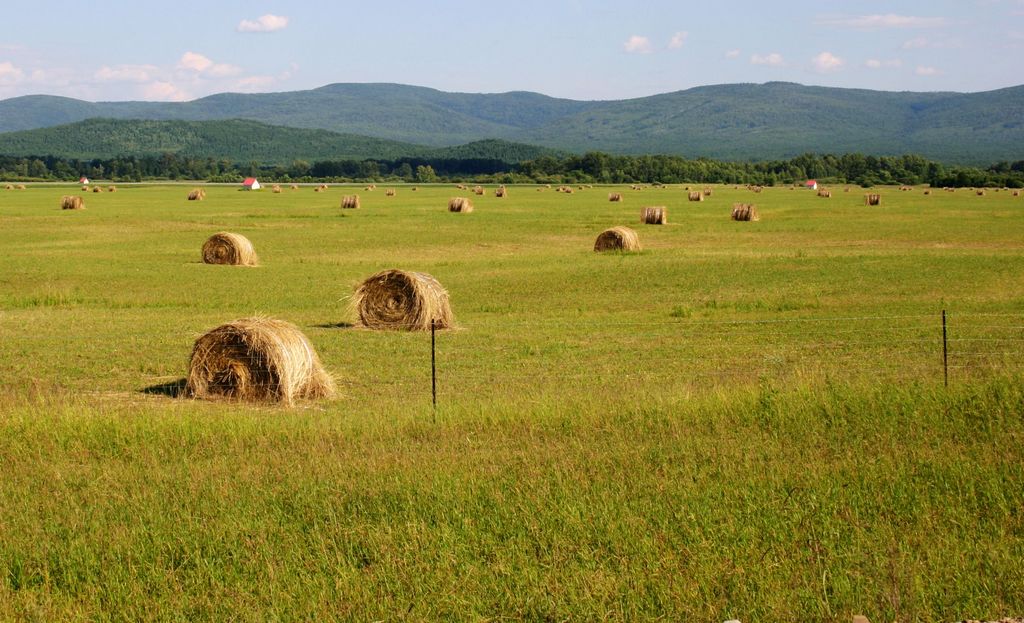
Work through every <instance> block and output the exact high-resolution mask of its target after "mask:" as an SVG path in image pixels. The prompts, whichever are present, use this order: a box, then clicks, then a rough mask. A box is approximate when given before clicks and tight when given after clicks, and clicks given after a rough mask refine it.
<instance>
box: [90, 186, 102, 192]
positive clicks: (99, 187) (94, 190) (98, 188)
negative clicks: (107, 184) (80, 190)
mask: <svg viewBox="0 0 1024 623" xmlns="http://www.w3.org/2000/svg"><path fill="white" fill-rule="evenodd" d="M92 192H94V193H101V192H103V187H102V186H93V187H92Z"/></svg>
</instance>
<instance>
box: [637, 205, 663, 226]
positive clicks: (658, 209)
mask: <svg viewBox="0 0 1024 623" xmlns="http://www.w3.org/2000/svg"><path fill="white" fill-rule="evenodd" d="M640 222H641V223H644V224H647V225H664V224H666V223H668V208H666V207H665V206H648V207H646V208H644V209H642V210H641V211H640Z"/></svg>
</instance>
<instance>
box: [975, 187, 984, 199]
mask: <svg viewBox="0 0 1024 623" xmlns="http://www.w3.org/2000/svg"><path fill="white" fill-rule="evenodd" d="M974 192H975V194H976V195H978V196H979V197H984V196H985V191H984V190H982V189H980V188H979V189H978V190H976V191H974Z"/></svg>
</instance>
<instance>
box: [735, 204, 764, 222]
mask: <svg viewBox="0 0 1024 623" xmlns="http://www.w3.org/2000/svg"><path fill="white" fill-rule="evenodd" d="M731 218H732V220H734V221H759V220H761V217H760V215H758V213H757V206H755V205H753V204H750V203H734V204H733V205H732V217H731Z"/></svg>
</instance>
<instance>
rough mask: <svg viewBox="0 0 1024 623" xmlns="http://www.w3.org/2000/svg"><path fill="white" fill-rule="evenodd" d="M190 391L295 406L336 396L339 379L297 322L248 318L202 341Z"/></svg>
mask: <svg viewBox="0 0 1024 623" xmlns="http://www.w3.org/2000/svg"><path fill="white" fill-rule="evenodd" d="M185 393H186V394H187V395H189V396H192V397H194V398H216V397H222V398H230V399H234V400H245V401H273V402H282V403H284V404H286V405H290V404H292V402H293V401H295V400H297V399H301V398H308V399H315V398H327V397H330V396H332V395H333V394H334V380H333V379H332V378H331V376H330V375H329V374H328V373H327V372H326V371H325V370H324V368H323V366H322V365H321V364H320V359H319V358H318V357H317V355H316V351H315V350H313V346H312V344H310V342H309V339H307V338H306V336H305V335H303V333H302V332H301V331H299V329H298V328H297V327H296V326H295V325H293V324H291V323H289V322H285V321H283V320H275V319H273V318H243V319H241V320H235V321H234V322H229V323H227V324H223V325H221V326H219V327H217V328H215V329H213V330H211V331H209V332H207V333H206V334H204V335H203V336H201V337H200V338H199V339H197V340H196V342H195V345H194V346H193V347H192V357H191V360H190V361H189V367H188V380H187V382H186V385H185Z"/></svg>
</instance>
